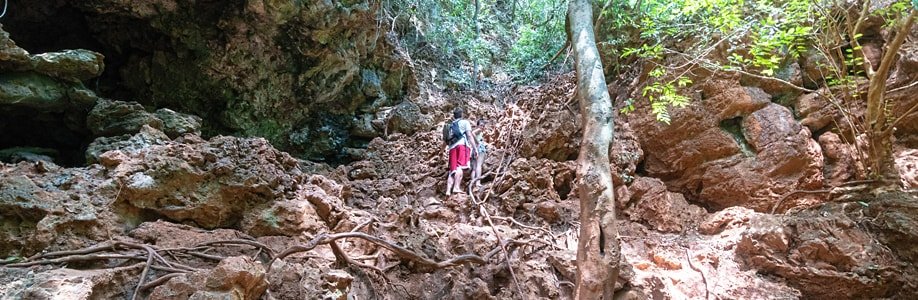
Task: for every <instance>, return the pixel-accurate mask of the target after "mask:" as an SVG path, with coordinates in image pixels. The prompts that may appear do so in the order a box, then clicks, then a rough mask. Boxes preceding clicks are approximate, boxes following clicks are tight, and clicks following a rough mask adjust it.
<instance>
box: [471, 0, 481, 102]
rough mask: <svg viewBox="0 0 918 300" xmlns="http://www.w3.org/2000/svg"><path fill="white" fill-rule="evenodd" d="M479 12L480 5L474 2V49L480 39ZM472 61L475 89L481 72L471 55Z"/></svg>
mask: <svg viewBox="0 0 918 300" xmlns="http://www.w3.org/2000/svg"><path fill="white" fill-rule="evenodd" d="M479 12H481V3H479V2H478V0H475V16H473V17H472V18H473V19H474V21H475V48H478V41H479V40H480V39H481V24H480V23H479V22H478V13H479ZM472 60H473V61H474V62H475V68H474V69H473V70H472V72H473V74H472V82H474V83H475V88H478V79H480V78H481V77H480V76H481V75H480V74H481V70H480V67H479V66H478V59H477V58H476V57H475V56H474V54H473V55H472Z"/></svg>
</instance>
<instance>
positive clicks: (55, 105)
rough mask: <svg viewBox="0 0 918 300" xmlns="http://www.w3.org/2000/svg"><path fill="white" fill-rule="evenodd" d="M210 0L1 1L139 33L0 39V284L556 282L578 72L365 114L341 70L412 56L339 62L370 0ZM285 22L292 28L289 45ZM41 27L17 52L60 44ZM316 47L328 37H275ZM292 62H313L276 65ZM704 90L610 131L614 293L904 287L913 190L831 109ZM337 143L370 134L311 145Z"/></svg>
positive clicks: (907, 158) (543, 295) (378, 287)
mask: <svg viewBox="0 0 918 300" xmlns="http://www.w3.org/2000/svg"><path fill="white" fill-rule="evenodd" d="M218 4H225V3H222V2H221V1H201V2H195V4H188V3H184V2H183V3H178V4H177V3H173V2H171V1H97V0H93V1H81V2H70V1H64V0H60V1H48V2H43V3H41V4H32V5H34V6H25V7H23V6H13V8H14V9H17V10H19V11H20V12H29V13H28V14H25V15H26V16H29V17H28V18H26V17H23V16H19V17H15V18H21V19H15V18H14V20H13V21H12V24H19V25H20V26H21V25H22V24H29V23H28V22H27V21H26V19H28V20H33V21H31V22H35V24H37V25H36V26H39V25H42V24H44V25H43V26H48V24H49V23H47V22H46V21H42V20H44V19H42V18H45V19H47V18H58V17H59V18H63V19H65V20H67V19H68V18H73V14H75V13H78V15H80V14H87V16H88V17H86V18H85V19H83V20H84V21H85V22H89V23H91V24H93V22H100V23H101V24H103V25H99V24H96V25H91V26H90V25H86V24H83V25H80V26H90V27H92V28H115V27H116V26H122V25H118V24H125V22H128V23H131V24H139V25H138V26H136V28H131V29H128V30H123V31H105V32H94V33H93V34H92V35H91V39H92V40H96V39H97V40H96V42H100V41H108V42H105V43H106V45H121V46H123V47H125V49H127V47H133V49H134V50H123V52H118V51H115V52H112V53H114V54H113V56H115V57H116V58H115V59H114V62H115V63H116V65H117V67H114V69H112V68H113V67H112V66H111V65H109V66H108V67H106V64H104V63H103V61H104V59H103V56H104V57H106V58H108V57H109V56H108V55H107V54H106V55H102V54H100V53H97V52H93V51H89V50H61V49H62V48H55V49H51V50H54V51H52V52H46V53H39V54H30V53H28V52H27V51H25V50H24V49H23V48H20V47H19V46H17V45H16V43H14V42H13V41H12V40H11V39H10V38H9V36H8V35H6V34H5V32H3V31H0V113H2V114H3V116H4V118H2V119H0V129H2V130H3V133H4V134H3V135H2V136H0V149H4V150H2V151H0V153H2V154H3V156H0V161H2V162H0V258H2V262H0V264H2V266H0V298H3V299H8V298H9V299H33V298H34V299H100V298H102V299H113V298H115V299H118V298H124V299H126V298H149V299H186V298H195V299H227V298H229V299H304V298H319V299H364V298H367V299H439V298H448V299H516V298H524V299H567V298H569V297H570V295H571V291H572V287H573V283H572V282H571V280H572V278H574V272H575V262H574V257H575V247H576V243H577V236H576V233H577V232H578V227H577V226H578V223H577V219H576V216H577V213H578V210H579V204H578V199H577V198H576V197H577V196H576V193H575V192H574V191H575V189H576V188H577V186H576V180H575V173H574V161H573V160H574V159H575V158H576V156H577V149H578V144H579V139H580V137H579V135H580V133H579V128H580V125H581V124H579V120H580V118H579V107H578V104H577V103H576V102H575V101H572V100H571V99H572V97H573V95H572V94H571V93H572V91H573V82H572V76H570V75H569V74H567V75H558V76H553V77H552V78H550V80H548V81H547V82H544V83H542V84H540V85H537V86H518V87H514V88H512V89H507V90H501V91H499V92H498V91H487V92H481V93H458V92H455V93H450V92H442V91H430V92H429V97H428V98H426V99H423V100H419V99H416V98H411V99H408V100H407V101H404V102H400V103H399V104H398V105H395V106H394V108H392V109H391V110H378V109H377V108H380V107H382V106H386V105H392V104H394V103H395V102H389V101H390V100H391V99H393V98H396V97H397V96H396V95H397V94H398V93H401V91H402V90H403V86H401V83H399V84H394V83H391V84H393V85H390V83H383V82H387V80H388V79H384V78H383V77H379V76H381V75H380V74H376V76H378V77H379V78H377V79H378V80H379V84H380V87H377V88H374V87H372V84H370V87H368V86H367V85H361V83H358V82H357V77H356V76H357V75H356V74H360V75H359V76H360V77H359V78H361V80H362V81H361V82H363V81H367V80H369V81H370V82H371V83H372V82H373V80H371V79H372V78H373V75H372V74H371V73H372V72H396V73H398V72H408V71H407V70H401V69H400V68H401V67H400V66H399V65H398V63H397V62H394V63H392V64H391V65H390V64H389V63H387V62H386V61H387V58H385V57H383V56H378V55H379V53H376V52H375V51H370V50H371V49H385V47H390V46H386V45H384V44H380V45H376V46H374V47H380V48H372V47H371V48H366V49H364V48H361V47H364V46H367V47H369V46H368V45H363V46H361V45H357V46H356V49H364V50H368V51H358V52H357V53H351V54H347V55H355V56H347V55H345V54H342V53H339V52H337V50H340V49H345V48H347V47H342V46H341V45H340V44H338V43H351V42H355V43H358V44H359V42H360V41H369V34H371V33H373V30H374V29H372V28H371V27H372V26H358V25H354V26H357V27H360V28H362V29H363V30H366V31H348V32H346V33H342V32H339V31H337V30H342V29H343V28H351V25H347V26H337V24H352V23H349V22H355V23H356V24H363V25H366V24H364V23H360V22H366V21H365V19H363V18H361V16H366V14H368V13H372V9H371V8H368V7H364V6H361V5H362V3H360V2H357V3H351V4H347V3H337V2H331V3H330V4H329V3H324V4H322V3H320V4H314V5H312V6H306V5H300V4H295V5H290V4H287V3H279V2H274V1H248V2H245V3H244V4H238V5H236V6H233V5H229V6H218ZM216 7H221V9H215V8H216ZM329 11H335V13H327V12H329ZM204 12H206V13H204ZM200 15H204V16H206V17H200V18H193V19H192V18H191V16H200ZM315 18H319V19H315ZM265 20H271V21H270V22H265ZM214 24H218V25H219V26H218V27H212V26H211V25H214ZM265 24H269V25H265ZM293 24H299V25H296V26H294V25H293ZM304 24H307V25H304ZM75 26H76V25H75ZM100 26H101V27H100ZM105 26H112V27H105ZM266 26H267V27H266ZM310 26H311V27H310ZM214 28H220V29H221V30H215V29H214ZM303 28H310V29H309V30H308V32H300V31H296V32H295V34H294V32H293V31H295V30H303ZM4 29H6V28H4ZM17 30H21V29H17ZM49 30H50V29H49ZM10 31H11V32H12V33H14V35H15V33H16V31H15V30H12V29H10ZM18 34H22V32H19V33H18ZM342 35H344V36H342ZM65 36H66V34H65ZM151 36H155V37H157V38H151ZM294 37H295V38H297V39H308V40H296V41H295V42H291V43H290V44H287V42H286V41H287V39H292V38H294ZM355 37H364V38H367V39H364V40H362V39H360V38H355ZM33 38H34V37H33ZM33 38H26V41H25V42H24V43H25V44H30V45H31V46H29V47H34V49H42V47H54V45H52V43H50V42H42V41H41V40H39V39H38V38H34V40H30V39H33ZM73 39H75V40H78V41H84V42H85V41H90V40H87V37H85V36H83V37H80V36H77V37H73ZM66 40H67V39H62V40H61V41H59V42H60V43H61V44H62V45H67V43H68V42H66ZM151 41H156V43H158V44H157V45H146V44H136V45H134V44H135V43H149V42H151ZM217 41H219V43H217ZM310 41H312V42H310ZM323 41H324V42H323ZM380 41H381V40H380ZM109 42H110V43H109ZM313 42H315V43H319V44H321V45H323V46H316V47H317V48H310V49H298V50H296V51H305V52H302V53H301V52H297V53H299V54H296V55H294V54H291V53H293V52H290V51H294V50H292V49H288V48H285V47H286V46H289V45H294V44H296V45H299V44H309V45H314V44H313ZM100 43H101V42H100ZM130 45H134V46H130ZM326 47H327V49H326ZM909 47H914V45H909ZM103 48H104V47H103ZM140 49H158V50H156V51H154V52H153V53H143V52H140ZM234 49H235V50H234ZM316 49H325V50H316ZM329 49H335V50H329ZM347 49H355V48H347ZM45 50H47V49H45ZM109 50H110V49H109ZM100 51H102V50H100ZM106 51H108V50H106ZM383 52H385V51H383ZM240 53H257V55H255V56H254V57H248V56H246V55H242V54H240ZM262 55H263V56H262ZM301 55H302V56H301ZM342 55H343V56H342ZM119 56H120V58H117V57H119ZM294 56H296V58H293V57H294ZM304 57H305V58H304ZM911 57H912V56H911V55H906V56H903V57H902V58H901V62H900V64H899V65H900V67H899V68H898V69H897V72H898V73H897V75H896V76H897V77H895V78H896V79H895V80H894V81H896V82H897V84H900V83H901V82H905V81H907V80H908V79H903V78H913V77H914V76H913V75H912V74H911V73H909V72H908V70H910V69H908V67H907V66H909V64H910V60H911V59H912V58H911ZM357 61H359V62H362V63H367V65H364V64H355V62H357ZM227 62H228V63H227ZM291 62H292V65H294V66H297V68H300V67H302V68H308V69H309V70H314V72H305V73H297V72H284V71H283V70H280V69H278V68H286V67H289V66H290V65H291ZM311 64H319V66H316V65H311ZM227 68H231V69H233V71H232V72H230V71H228V70H227ZM393 68H394V69H393ZM330 69H334V70H337V71H336V72H329V71H328V70H330ZM801 69H802V70H804V71H805V68H801ZM103 70H108V71H107V72H109V73H111V72H114V73H119V75H110V74H109V75H102V78H101V79H100V81H105V80H115V81H117V80H124V82H125V83H128V84H129V86H128V87H126V88H125V90H122V91H116V90H114V88H113V87H111V86H109V87H105V88H102V89H101V91H100V92H102V93H106V94H108V93H112V94H118V93H123V95H127V96H130V97H132V98H131V99H129V100H137V101H138V102H126V101H119V100H110V99H105V98H102V97H100V96H98V95H96V92H94V91H92V90H90V89H88V88H87V87H86V85H87V82H91V80H92V79H93V78H97V76H100V73H102V74H105V73H104V72H103ZM119 70H120V71H119ZM355 70H356V71H355ZM367 70H375V71H367ZM382 70H385V71H382ZM365 71H367V72H369V73H367V72H365ZM237 72H238V73H237ZM219 74H224V75H219ZM226 74H238V75H236V76H237V77H236V78H233V79H232V80H230V79H229V78H230V77H232V76H230V75H226ZM272 74H276V75H277V76H274V75H272ZM293 74H299V75H296V76H294V75H293ZM336 74H337V75H336ZM348 74H350V75H348ZM387 74H390V75H391V74H393V73H387ZM106 76H116V77H119V78H120V79H112V78H107V77H106ZM189 76H191V77H189ZM221 76H223V77H221ZM226 76H230V77H226ZM387 76H389V75H387ZM213 78H220V79H219V80H213ZM386 78H391V77H386ZM399 80H401V79H399ZM801 80H802V79H801ZM192 82H194V83H200V85H194V86H190V85H192V84H191V83H192ZM305 82H318V83H321V84H319V85H316V86H309V87H308V88H304V87H302V86H303V84H304V83H305ZM696 82H698V84H697V85H696V86H694V87H693V88H694V89H697V91H698V93H697V94H695V95H694V97H695V98H696V99H695V101H694V102H693V104H692V105H690V106H689V107H687V108H686V109H682V110H675V111H673V121H674V122H673V124H671V125H665V124H662V123H659V122H656V121H655V119H654V118H653V116H651V115H650V114H649V110H648V109H643V107H640V106H641V105H646V104H644V103H639V104H638V106H639V107H638V109H637V111H636V112H635V113H632V114H630V115H626V116H621V117H620V118H617V120H616V141H615V143H614V145H613V147H611V153H610V155H611V157H612V161H613V165H614V166H613V170H614V172H615V173H616V175H617V176H615V178H614V179H613V180H614V181H615V185H616V186H617V190H616V197H617V198H616V199H617V202H618V209H619V212H618V216H619V225H620V226H621V230H620V233H621V237H620V238H621V240H622V245H623V248H622V251H623V255H622V257H623V258H624V260H623V261H622V276H621V279H620V282H618V283H617V284H618V285H620V291H619V294H618V297H619V298H620V299H646V298H652V299H684V298H694V299H701V298H705V299H708V298H781V299H787V298H807V299H827V298H846V299H861V298H914V297H918V279H916V278H918V274H916V271H915V270H916V268H915V262H916V259H918V253H916V251H915V249H914V247H912V246H913V245H914V243H915V242H918V235H916V234H915V231H914V228H916V227H918V205H916V203H918V197H916V195H915V194H914V193H911V194H910V193H907V192H882V191H877V192H864V191H863V190H857V186H856V185H854V186H848V185H846V184H848V183H849V182H850V181H851V180H852V179H853V178H854V177H853V174H854V172H855V171H856V170H857V164H856V162H855V161H854V160H853V159H852V153H851V152H852V151H853V150H852V148H851V147H850V145H849V144H846V143H845V142H844V141H845V140H849V137H846V136H845V131H844V130H843V129H839V128H835V126H834V125H832V124H838V123H840V122H832V120H833V118H838V114H837V112H835V111H833V108H832V106H831V105H829V104H828V103H826V102H825V101H821V100H820V99H818V98H816V97H814V96H813V95H795V96H794V97H790V98H788V97H787V95H786V93H787V91H785V90H782V89H781V88H779V87H773V86H767V85H764V84H761V83H755V84H750V83H748V82H745V80H743V79H742V78H733V77H710V78H704V79H703V80H696ZM102 85H103V86H104V85H106V84H102ZM278 87H283V88H278ZM274 89H278V90H281V91H280V92H278V93H274V92H273V91H274ZM390 89H392V90H390ZM212 91H217V92H215V93H214V92H212ZM269 91H272V92H269ZM380 91H382V92H381V93H383V94H385V96H383V95H381V94H379V92H380ZM392 91H395V92H394V94H393V93H392ZM903 91H907V92H897V93H895V94H891V96H892V97H898V98H897V99H899V100H901V101H899V102H897V103H905V104H901V105H906V104H907V103H913V102H914V101H918V99H916V98H914V97H909V96H908V95H911V94H913V93H912V92H913V91H914V90H910V89H908V88H906V89H903ZM358 92H359V93H363V94H362V95H363V96H355V94H354V93H358ZM285 93H288V94H285ZM262 94H264V95H265V96H264V97H267V98H259V97H260V96H259V95H262ZM268 94H270V97H269V96H268ZM227 95H232V96H227ZM323 95H325V96H323ZM369 95H373V96H369ZM237 96H238V98H237ZM185 97H188V98H185ZM271 97H280V98H271ZM298 97H305V98H298ZM361 97H363V98H361ZM189 98H194V99H198V100H200V99H205V100H201V101H198V100H195V101H186V100H188V99H189ZM281 98H282V99H281ZM791 98H792V99H795V100H794V101H791V102H790V103H788V102H787V101H784V100H782V99H791ZM241 99H245V100H241ZM251 99H258V100H251ZM291 99H310V100H309V101H300V100H291ZM379 99H388V100H380V101H381V102H380V101H377V100H379ZM249 100H251V101H249ZM313 100H315V101H313ZM779 100H780V101H779ZM234 101H235V102H234ZM349 101H353V102H349ZM332 102H334V103H335V104H334V105H332V104H330V103H332ZM368 103H369V104H368ZM373 103H375V104H373ZM145 105H146V106H145ZM339 105H340V106H339ZM377 105H379V107H377ZM457 106H460V107H464V108H466V110H467V111H469V112H470V113H471V114H472V115H473V117H474V118H487V119H490V120H492V121H494V122H493V123H494V126H493V127H491V128H489V129H488V131H487V132H486V134H485V136H486V139H487V140H488V141H489V142H490V143H491V144H492V151H491V152H490V155H489V157H488V159H487V161H486V165H487V172H488V174H487V175H486V176H485V178H484V180H483V184H484V186H483V187H482V188H480V189H474V190H471V193H470V194H460V195H455V196H453V197H449V198H447V197H444V196H442V190H443V189H444V186H443V185H444V179H445V178H444V177H445V172H444V165H445V160H446V157H445V154H444V151H443V149H442V147H443V146H442V142H441V141H439V134H440V132H439V129H440V125H442V121H443V120H446V119H447V118H448V116H449V112H450V111H451V110H452V108H454V107H457ZM167 107H172V108H176V109H177V110H178V111H180V112H177V111H176V110H172V109H169V108H167ZM319 107H321V108H322V109H319ZM281 108H283V110H285V111H287V112H289V111H297V112H296V113H292V114H287V113H283V114H281ZM326 108H327V110H326ZM364 108H366V110H363V109H364ZM383 112H385V113H383ZM188 113H194V114H198V115H200V116H201V117H198V116H195V115H192V114H188ZM323 114H331V115H333V116H332V117H329V118H331V121H329V120H330V119H322V118H321V116H322V115H323ZM383 114H386V116H385V117H383V116H382V115H383ZM354 116H359V118H357V119H353V117H354ZM228 117H233V118H237V117H238V118H239V119H227V118H228ZM316 118H318V119H316ZM334 120H351V121H342V122H345V123H347V124H350V125H342V124H339V123H335V122H337V121H334ZM309 122H320V123H321V124H325V125H328V124H332V125H335V126H330V125H328V126H324V127H328V128H326V129H323V128H324V127H322V126H316V125H315V124H311V123H309ZM266 124H267V125H266ZM304 124H307V125H304ZM361 124H362V125H361ZM913 125H914V122H912V121H909V122H907V124H906V125H905V126H903V128H902V129H901V130H900V131H899V132H898V134H899V136H900V140H899V142H898V143H897V148H898V149H897V160H896V161H897V164H898V166H899V170H900V173H901V174H902V175H903V185H905V186H906V187H907V188H910V189H914V188H916V187H918V185H916V184H918V183H916V182H918V181H916V170H918V167H916V166H918V156H916V153H918V150H916V149H914V148H910V147H914V145H913V144H912V142H913V141H911V139H912V138H913V133H914V132H913V131H910V130H911V129H910V128H913V127H914V126H913ZM298 126H304V127H298ZM348 126H351V127H348ZM360 126H363V127H360ZM221 128H222V129H221ZM227 128H229V129H231V130H228V131H221V130H223V129H227ZM303 128H306V130H305V131H302V130H300V129H303ZM348 128H350V129H348ZM360 128H362V129H360ZM915 128H918V127H915ZM322 130H326V131H327V130H331V131H335V132H338V133H335V134H329V135H323V136H322V138H320V139H314V138H313V137H314V136H313V135H304V136H303V137H304V140H302V141H303V142H302V143H305V144H301V145H300V146H303V145H307V146H308V147H307V146H303V147H301V148H297V147H299V146H297V144H295V143H294V140H295V139H293V138H292V137H295V136H297V134H298V132H299V133H302V132H309V134H313V133H314V132H315V131H322ZM355 130H357V131H359V130H364V131H362V132H363V133H359V134H358V133H356V131H355ZM36 132H40V133H41V134H35V133H36ZM208 132H209V133H217V132H234V133H244V134H246V135H263V136H265V137H267V138H259V137H236V136H222V135H216V136H209V135H208V134H207V133H208ZM202 133H203V136H202ZM336 135H338V136H350V135H354V136H357V137H359V138H361V139H366V140H367V141H366V145H363V146H364V147H356V145H353V144H347V143H343V144H335V145H331V144H325V143H333V140H334V138H332V137H334V136H336ZM306 137H308V138H306ZM275 143H276V144H277V145H279V146H282V147H284V148H285V149H293V150H297V149H299V151H303V152H302V153H306V154H308V153H324V151H330V150H329V149H335V150H334V151H338V152H340V153H342V154H341V155H345V156H346V157H347V160H350V161H351V162H350V163H347V164H340V165H331V164H326V163H324V162H317V161H310V160H303V159H299V158H296V157H294V156H291V155H290V154H288V153H287V152H284V151H280V150H278V149H277V148H275V147H276V146H275ZM329 145H331V146H329ZM26 146H31V148H27V147H26ZM291 147H292V148H291ZM323 147H324V148H323ZM338 152H336V153H338ZM307 156H308V155H307ZM912 191H913V190H912ZM840 196H844V197H840Z"/></svg>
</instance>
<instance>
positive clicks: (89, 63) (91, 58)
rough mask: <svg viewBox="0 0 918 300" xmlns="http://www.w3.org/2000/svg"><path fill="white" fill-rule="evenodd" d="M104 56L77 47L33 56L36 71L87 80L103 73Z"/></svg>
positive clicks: (75, 79)
mask: <svg viewBox="0 0 918 300" xmlns="http://www.w3.org/2000/svg"><path fill="white" fill-rule="evenodd" d="M103 58H104V56H102V54H99V53H97V52H93V51H89V50H84V49H77V50H64V51H61V52H48V53H42V54H37V55H33V56H32V64H33V66H34V68H35V71H36V72H39V73H42V74H46V75H48V76H51V77H55V78H60V79H64V80H71V81H81V80H87V79H90V78H93V77H96V76H99V75H101V74H102V70H104V69H105V64H104V63H103V62H102V59H103Z"/></svg>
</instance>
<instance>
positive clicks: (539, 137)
mask: <svg viewBox="0 0 918 300" xmlns="http://www.w3.org/2000/svg"><path fill="white" fill-rule="evenodd" d="M572 74H573V73H571V74H568V75H565V76H559V77H556V78H554V79H553V80H552V81H551V83H550V84H546V85H542V86H537V87H520V88H518V89H517V90H516V92H515V93H516V96H517V97H519V98H521V99H523V100H522V101H521V105H522V106H523V109H524V110H526V111H530V112H532V114H533V115H532V120H531V121H530V122H529V123H528V124H527V125H526V128H524V129H523V136H522V139H523V142H522V144H521V148H520V152H521V153H522V154H523V155H524V156H527V157H536V158H547V159H551V160H555V161H566V160H570V159H572V158H576V157H577V153H578V149H579V145H580V138H581V137H580V135H582V134H580V130H581V128H582V127H583V126H581V125H580V122H581V121H580V119H581V118H580V109H579V107H580V106H579V103H577V101H576V100H574V101H565V99H571V98H572V97H573V95H572V93H573V89H574V84H575V80H574V79H573V76H572Z"/></svg>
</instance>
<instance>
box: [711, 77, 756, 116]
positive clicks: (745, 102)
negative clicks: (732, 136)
mask: <svg viewBox="0 0 918 300" xmlns="http://www.w3.org/2000/svg"><path fill="white" fill-rule="evenodd" d="M716 84H721V85H723V86H722V87H721V88H723V89H722V90H714V89H716V88H713V87H710V86H711V85H716ZM705 88H706V89H712V90H714V91H709V92H711V93H716V96H713V97H710V98H707V99H705V100H704V102H705V105H706V106H708V107H710V108H711V110H712V111H711V112H712V113H714V115H715V117H716V118H717V119H718V120H728V119H733V118H736V117H742V116H748V115H749V114H751V113H753V112H755V111H757V110H759V109H762V108H764V107H765V106H766V105H768V104H769V103H771V96H769V95H768V94H766V93H765V91H763V90H762V89H760V88H756V87H743V86H737V85H733V84H730V83H729V82H722V83H721V82H718V83H708V86H706V87H705Z"/></svg>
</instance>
